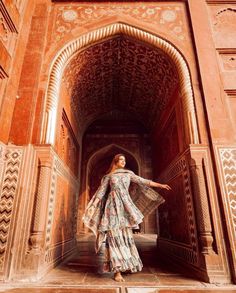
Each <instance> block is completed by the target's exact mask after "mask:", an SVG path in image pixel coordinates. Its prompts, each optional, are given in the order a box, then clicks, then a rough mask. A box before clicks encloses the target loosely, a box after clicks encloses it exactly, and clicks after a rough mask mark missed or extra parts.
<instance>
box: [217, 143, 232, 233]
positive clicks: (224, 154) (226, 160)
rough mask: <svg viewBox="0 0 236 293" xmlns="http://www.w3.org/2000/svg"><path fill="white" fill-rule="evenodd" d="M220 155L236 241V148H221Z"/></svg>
mask: <svg viewBox="0 0 236 293" xmlns="http://www.w3.org/2000/svg"><path fill="white" fill-rule="evenodd" d="M219 155H220V160H221V161H220V162H221V168H222V175H223V180H224V187H225V195H226V200H227V204H228V205H229V208H230V214H231V217H232V218H231V220H232V225H233V227H232V228H233V230H232V231H233V234H234V237H235V239H236V148H232V147H229V148H220V149H219Z"/></svg>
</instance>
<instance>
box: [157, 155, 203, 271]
mask: <svg viewBox="0 0 236 293" xmlns="http://www.w3.org/2000/svg"><path fill="white" fill-rule="evenodd" d="M176 180H177V182H179V184H180V185H182V186H183V190H182V193H183V195H181V193H178V194H177V196H184V200H185V204H184V205H183V206H182V207H181V208H182V209H186V211H185V213H186V216H185V217H184V220H185V221H187V223H184V225H185V226H184V227H185V229H187V232H188V237H187V239H186V236H185V234H186V231H184V233H185V234H183V236H182V237H184V238H183V240H184V239H185V240H184V241H183V240H182V241H178V238H179V236H175V238H176V237H177V238H176V240H175V238H174V239H172V236H171V234H169V236H167V237H166V236H165V238H163V237H161V238H160V239H159V241H158V246H159V247H160V248H161V250H162V251H165V252H166V253H168V254H169V253H171V254H172V255H173V257H176V258H181V259H182V260H185V261H186V262H188V263H191V264H193V265H197V263H198V245H197V235H196V231H197V228H196V223H195V217H194V207H193V197H192V190H191V180H190V173H189V165H188V161H187V157H186V155H185V154H183V155H181V156H180V157H179V158H177V159H176V160H174V161H173V162H172V163H171V164H170V166H169V167H168V168H167V169H166V170H165V171H164V172H163V173H162V174H161V176H160V177H159V178H158V182H168V184H170V186H172V184H174V186H175V185H176V183H175V182H176ZM174 190H175V188H174ZM161 193H163V194H164V196H165V198H167V202H168V200H170V201H171V197H175V195H174V194H171V195H170V196H169V197H168V194H165V193H164V192H163V191H161ZM173 200H174V199H173ZM176 200H177V201H178V199H176ZM179 200H180V199H179ZM181 200H182V199H181ZM167 209H168V207H167V206H165V204H164V205H162V206H161V207H160V223H161V217H166V215H167V213H168V211H167ZM179 220H183V219H179ZM160 228H161V229H164V230H165V227H162V226H161V227H160ZM169 232H170V231H169ZM169 232H167V234H166V235H168V233H169ZM163 234H165V231H164V232H163ZM186 241H187V245H186V243H184V242H186Z"/></svg>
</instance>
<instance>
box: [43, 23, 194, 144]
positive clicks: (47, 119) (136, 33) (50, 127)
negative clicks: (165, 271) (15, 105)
mask: <svg viewBox="0 0 236 293" xmlns="http://www.w3.org/2000/svg"><path fill="white" fill-rule="evenodd" d="M117 34H125V35H127V36H131V37H133V38H135V39H137V40H140V41H144V42H147V43H149V44H151V45H153V46H155V47H158V48H159V49H161V50H163V51H164V53H166V54H167V55H168V56H169V57H170V58H171V59H172V60H173V62H174V63H175V65H176V68H177V71H178V75H179V82H180V90H181V96H182V99H183V110H184V117H185V125H186V131H187V133H186V135H187V137H188V140H189V143H198V142H199V134H198V127H197V119H196V113H195V106H194V98H193V91H192V86H191V78H190V72H189V69H188V66H187V64H186V62H185V60H184V58H183V57H182V55H181V54H180V52H179V51H178V50H177V49H176V48H175V47H174V46H173V45H171V44H170V43H169V42H167V41H165V40H164V39H161V38H160V37H158V36H156V35H153V34H151V33H149V32H146V31H143V30H141V29H138V28H135V27H132V26H129V25H127V24H124V23H115V24H112V25H109V26H106V27H104V28H100V29H98V30H96V31H93V32H90V33H87V34H85V35H82V36H81V37H79V38H78V39H75V40H73V41H72V42H70V43H69V44H67V45H66V46H65V47H64V48H63V49H62V50H61V51H60V52H59V53H58V55H57V56H56V57H55V59H54V61H53V64H52V67H51V72H50V76H49V81H48V89H47V93H46V101H45V114H44V120H43V121H44V122H43V130H42V133H41V142H42V143H50V144H54V141H55V131H56V118H57V107H58V99H59V90H60V84H61V80H62V75H63V70H64V68H65V66H66V64H67V63H68V61H69V60H70V59H71V58H72V57H73V55H74V54H75V53H76V52H78V50H81V49H83V48H85V47H87V46H91V45H93V44H95V43H96V42H98V41H101V40H104V39H106V38H108V37H111V36H114V35H117Z"/></svg>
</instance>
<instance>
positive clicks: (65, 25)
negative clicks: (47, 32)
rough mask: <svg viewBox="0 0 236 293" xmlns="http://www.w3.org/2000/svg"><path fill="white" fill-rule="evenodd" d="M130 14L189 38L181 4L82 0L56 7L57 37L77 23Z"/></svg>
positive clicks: (175, 34) (137, 18) (77, 24)
mask: <svg viewBox="0 0 236 293" xmlns="http://www.w3.org/2000/svg"><path fill="white" fill-rule="evenodd" d="M121 15H123V16H126V17H127V16H128V17H131V18H133V19H135V20H138V21H142V22H144V23H150V24H153V25H158V26H161V27H162V26H165V29H168V30H169V31H170V33H171V34H172V35H173V36H174V37H176V38H178V39H179V40H181V41H184V40H186V36H185V35H184V33H183V22H184V8H183V6H180V5H178V6H177V5H164V4H160V3H159V4H158V5H156V4H151V3H145V4H144V3H142V4H138V3H132V4H131V3H129V4H123V3H119V4H104V3H103V4H80V5H63V6H58V7H57V8H56V20H55V21H56V26H55V33H56V41H59V40H60V39H62V38H63V37H64V36H65V35H66V34H68V33H70V32H71V30H73V29H75V28H76V27H82V26H85V25H87V24H89V23H91V22H95V21H99V20H103V19H106V18H108V17H112V16H121Z"/></svg>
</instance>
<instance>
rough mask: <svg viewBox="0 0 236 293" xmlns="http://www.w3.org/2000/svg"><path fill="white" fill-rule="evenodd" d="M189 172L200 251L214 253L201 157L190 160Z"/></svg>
mask: <svg viewBox="0 0 236 293" xmlns="http://www.w3.org/2000/svg"><path fill="white" fill-rule="evenodd" d="M190 173H191V178H192V183H193V189H194V203H195V208H196V218H197V226H198V233H199V237H200V239H199V240H200V245H201V253H202V254H212V253H214V251H213V247H212V244H213V240H214V239H213V236H212V225H211V217H210V211H209V202H208V194H207V187H206V182H205V176H204V170H203V159H200V160H199V159H198V160H194V159H192V160H191V162H190Z"/></svg>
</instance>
